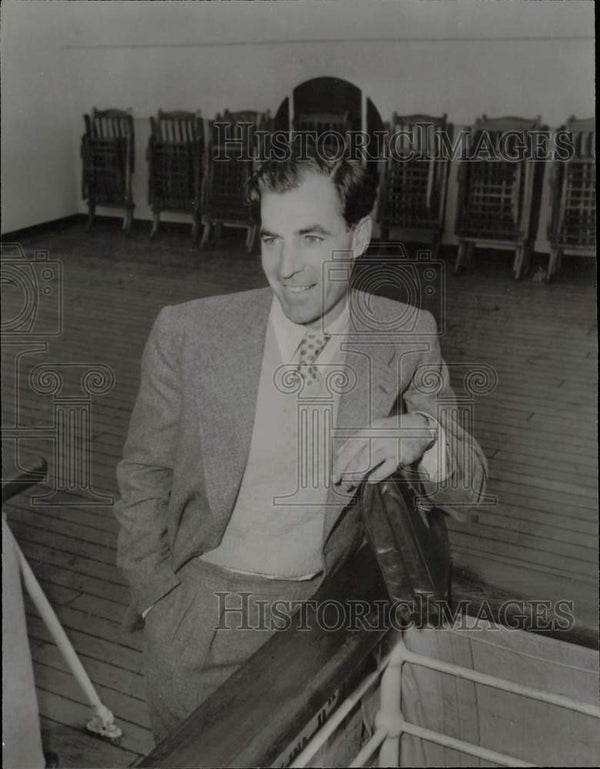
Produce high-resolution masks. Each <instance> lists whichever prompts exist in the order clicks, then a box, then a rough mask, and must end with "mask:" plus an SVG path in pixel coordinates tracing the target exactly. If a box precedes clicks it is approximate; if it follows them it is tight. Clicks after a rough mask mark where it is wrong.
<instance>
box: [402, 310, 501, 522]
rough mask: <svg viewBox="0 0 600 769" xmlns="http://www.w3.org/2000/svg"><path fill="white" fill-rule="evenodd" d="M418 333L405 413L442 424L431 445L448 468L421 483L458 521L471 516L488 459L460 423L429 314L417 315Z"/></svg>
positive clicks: (404, 395) (480, 493) (481, 489)
mask: <svg viewBox="0 0 600 769" xmlns="http://www.w3.org/2000/svg"><path fill="white" fill-rule="evenodd" d="M419 331H420V333H421V334H423V339H424V341H425V344H424V345H423V347H424V348H426V349H425V350H424V351H423V352H421V353H420V355H419V358H418V361H417V364H416V365H415V367H414V370H413V371H412V373H411V377H410V381H409V384H408V386H407V387H406V388H405V390H404V392H403V393H402V399H403V402H404V408H405V409H406V411H408V412H412V413H414V412H421V413H424V414H428V415H430V416H431V417H433V418H434V419H435V420H436V421H437V422H438V424H439V425H440V426H441V427H442V428H443V432H444V438H445V439H444V441H441V442H438V444H437V445H436V447H434V448H437V450H438V451H444V452H446V458H445V460H446V467H447V476H446V477H445V478H443V479H442V480H441V481H439V482H435V481H430V480H427V479H425V478H422V487H423V490H424V493H425V495H426V496H427V498H428V500H429V501H430V502H431V503H432V504H433V505H435V506H436V507H440V508H442V509H443V510H444V511H446V512H447V513H449V514H450V515H452V517H454V518H456V519H458V520H467V519H472V518H474V517H476V514H475V511H474V508H475V507H476V505H477V504H479V503H480V502H481V501H482V499H483V495H484V492H485V485H486V480H487V472H488V470H487V461H486V458H485V456H484V454H483V452H482V450H481V448H480V447H479V445H478V443H477V441H476V440H475V439H474V438H473V437H472V436H471V435H469V433H468V432H467V431H466V430H464V429H463V427H462V426H461V424H460V423H459V419H460V417H459V413H458V408H457V402H456V397H455V395H454V392H453V390H452V387H451V386H450V376H449V373H448V367H447V365H446V363H445V362H444V359H443V358H442V353H441V350H440V344H439V337H438V334H437V328H436V323H435V320H434V319H433V316H432V315H431V314H430V313H428V312H422V313H421V317H420V329H419Z"/></svg>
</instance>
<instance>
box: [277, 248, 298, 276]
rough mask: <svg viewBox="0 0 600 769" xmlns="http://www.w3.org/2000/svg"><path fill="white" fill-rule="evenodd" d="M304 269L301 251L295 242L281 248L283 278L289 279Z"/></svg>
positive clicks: (280, 261) (280, 267) (280, 265)
mask: <svg viewBox="0 0 600 769" xmlns="http://www.w3.org/2000/svg"><path fill="white" fill-rule="evenodd" d="M301 269H302V257H301V254H300V249H299V248H298V245H297V244H296V243H295V242H294V241H288V242H284V243H283V245H282V247H281V254H280V259H279V271H280V273H281V277H282V278H289V277H291V276H292V275H294V274H295V273H296V272H299V271H300V270H301Z"/></svg>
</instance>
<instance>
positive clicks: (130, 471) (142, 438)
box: [114, 307, 181, 614]
mask: <svg viewBox="0 0 600 769" xmlns="http://www.w3.org/2000/svg"><path fill="white" fill-rule="evenodd" d="M170 311H171V308H169V307H165V308H164V309H163V310H161V312H160V314H159V315H158V318H157V319H156V321H155V323H154V326H153V328H152V331H151V333H150V336H149V338H148V341H147V343H146V347H145V349H144V353H143V356H142V362H141V380H140V389H139V392H138V396H137V400H136V403H135V407H134V409H133V413H132V416H131V421H130V424H129V433H128V435H127V441H126V443H125V447H124V449H123V459H122V460H121V462H120V463H119V465H118V467H117V480H118V484H119V490H120V499H119V500H118V501H117V503H116V504H115V507H114V513H115V516H116V517H117V520H118V521H119V523H120V531H119V536H118V540H117V564H118V566H119V567H120V568H121V569H122V571H123V573H124V574H125V577H126V578H127V580H128V582H129V584H130V586H131V589H132V597H133V603H134V606H135V609H136V610H137V613H138V614H140V613H141V612H142V611H143V610H144V609H146V608H147V607H148V606H151V605H152V604H154V603H156V602H157V601H158V600H159V599H160V598H162V596H164V595H166V593H168V592H170V591H171V590H172V589H173V588H174V587H175V586H176V585H177V584H179V579H178V578H177V576H176V575H175V573H174V572H173V570H172V568H171V565H170V547H169V540H168V536H167V506H168V502H169V496H170V493H171V482H172V475H173V465H174V452H175V439H176V433H177V429H178V423H179V409H180V399H181V393H180V375H179V364H178V360H177V344H176V340H175V339H174V334H172V333H171V331H170V328H169V325H170V324H169V318H170Z"/></svg>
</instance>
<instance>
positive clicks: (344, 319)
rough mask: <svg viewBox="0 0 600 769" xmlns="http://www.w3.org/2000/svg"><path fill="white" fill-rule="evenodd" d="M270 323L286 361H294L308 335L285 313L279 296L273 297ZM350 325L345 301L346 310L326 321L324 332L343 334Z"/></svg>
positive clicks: (304, 328)
mask: <svg viewBox="0 0 600 769" xmlns="http://www.w3.org/2000/svg"><path fill="white" fill-rule="evenodd" d="M269 323H270V325H271V328H272V329H273V331H274V333H275V339H276V340H277V346H278V347H279V351H280V353H281V357H282V359H283V360H284V361H286V362H289V361H291V360H292V358H293V357H294V355H295V354H296V351H297V349H298V346H299V344H300V342H301V341H302V338H303V337H304V335H305V334H306V326H303V325H302V324H300V323H294V322H293V321H291V320H290V319H289V318H288V317H287V315H286V314H285V313H284V311H283V309H282V307H281V303H280V301H279V299H278V297H277V295H274V296H273V302H272V304H271V312H270V315H269ZM349 323H350V312H349V310H348V300H347V299H345V300H344V309H343V310H342V312H341V314H340V315H339V316H338V317H337V318H336V319H335V320H333V321H331V323H328V322H327V320H325V323H324V328H323V331H324V332H325V333H326V334H330V335H337V334H342V333H344V331H345V330H346V329H347V328H348V326H349Z"/></svg>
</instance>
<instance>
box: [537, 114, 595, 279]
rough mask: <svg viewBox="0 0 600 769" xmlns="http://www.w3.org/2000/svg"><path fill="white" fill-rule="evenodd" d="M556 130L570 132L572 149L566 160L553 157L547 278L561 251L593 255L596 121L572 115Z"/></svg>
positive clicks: (558, 261)
mask: <svg viewBox="0 0 600 769" xmlns="http://www.w3.org/2000/svg"><path fill="white" fill-rule="evenodd" d="M559 130H566V131H568V132H569V133H570V135H571V140H572V145H573V150H574V152H573V157H572V158H570V159H569V160H567V161H566V162H565V161H559V160H556V161H555V162H554V164H553V166H552V171H551V174H552V175H551V178H550V185H551V188H552V216H551V219H550V226H549V228H548V240H549V241H550V258H549V260H548V270H547V273H546V278H547V280H550V278H551V277H552V276H553V275H554V274H555V273H556V272H557V270H558V269H559V268H560V264H561V260H562V257H563V255H564V254H565V253H568V254H574V255H581V256H592V257H593V256H595V255H596V162H595V146H596V120H595V118H588V119H587V120H577V119H576V118H575V117H574V116H572V117H570V118H569V120H568V121H567V123H566V125H564V126H561V129H559Z"/></svg>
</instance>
